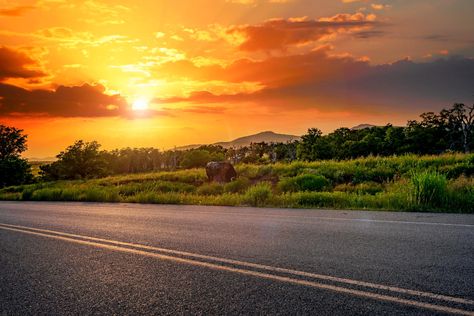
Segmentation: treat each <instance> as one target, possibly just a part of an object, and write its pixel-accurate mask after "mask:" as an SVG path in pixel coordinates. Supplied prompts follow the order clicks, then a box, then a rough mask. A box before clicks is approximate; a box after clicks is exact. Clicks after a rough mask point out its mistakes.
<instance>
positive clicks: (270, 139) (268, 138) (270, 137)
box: [28, 124, 376, 161]
mask: <svg viewBox="0 0 474 316" xmlns="http://www.w3.org/2000/svg"><path fill="white" fill-rule="evenodd" d="M375 126H376V125H371V124H359V125H357V126H354V127H352V128H351V130H361V129H364V128H371V127H375ZM300 138H301V137H300V136H296V135H289V134H279V133H275V132H272V131H265V132H260V133H257V134H253V135H248V136H244V137H239V138H236V139H234V140H231V141H228V142H217V143H213V144H211V145H216V146H222V147H224V148H230V147H244V146H249V145H250V144H252V143H261V142H265V143H286V142H291V141H294V140H299V139H300ZM203 145H204V144H193V145H185V146H179V147H176V149H177V150H187V149H194V148H198V147H200V146H203ZM28 160H30V161H54V160H56V158H54V157H47V158H29V159H28Z"/></svg>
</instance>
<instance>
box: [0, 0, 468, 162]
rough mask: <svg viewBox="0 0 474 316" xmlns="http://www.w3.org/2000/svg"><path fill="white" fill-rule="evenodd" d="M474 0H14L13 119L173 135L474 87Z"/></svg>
mask: <svg viewBox="0 0 474 316" xmlns="http://www.w3.org/2000/svg"><path fill="white" fill-rule="evenodd" d="M473 12H474V1H472V0H391V1H389V0H385V1H382V0H379V1H371V0H365V1H364V0H359V1H358V0H192V1H191V0H186V1H185V0H155V1H106V0H85V1H65V0H39V1H15V0H0V124H7V125H12V126H15V127H18V128H21V129H24V130H25V132H26V133H27V134H28V135H29V138H28V140H29V141H28V145H29V150H28V151H27V153H26V156H27V157H37V158H39V157H49V156H54V155H56V154H57V153H58V152H59V151H60V150H62V149H64V148H65V147H66V146H67V145H69V144H71V143H72V142H73V141H74V140H77V139H84V140H88V141H89V140H97V141H99V142H100V143H101V144H103V147H104V148H105V149H113V148H118V147H128V146H130V147H142V146H152V147H156V148H160V149H168V148H172V147H173V146H180V145H185V144H192V143H211V142H216V141H225V140H229V139H233V138H236V137H239V136H243V135H248V134H251V133H255V132H260V131H265V130H272V131H275V132H280V133H290V134H296V135H301V134H303V133H304V132H305V131H306V130H307V128H309V127H318V128H320V129H322V130H323V132H326V133H327V132H330V131H332V130H334V129H335V128H337V127H341V126H346V127H351V126H354V125H357V124H360V123H371V124H386V123H388V122H390V123H393V124H395V125H405V124H406V121H407V120H408V119H415V118H417V116H418V115H419V114H420V113H421V112H425V111H438V110H440V109H441V108H443V107H446V106H450V105H451V104H452V103H454V102H466V103H472V102H474V96H473V95H474V59H473V57H474V22H473V16H472V15H473Z"/></svg>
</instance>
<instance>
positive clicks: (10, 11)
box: [0, 5, 35, 17]
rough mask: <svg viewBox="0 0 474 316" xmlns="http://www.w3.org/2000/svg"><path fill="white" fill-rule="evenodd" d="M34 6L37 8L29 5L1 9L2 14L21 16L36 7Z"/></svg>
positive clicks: (0, 13)
mask: <svg viewBox="0 0 474 316" xmlns="http://www.w3.org/2000/svg"><path fill="white" fill-rule="evenodd" d="M34 8H35V7H34V6H29V5H24V6H16V7H10V8H2V9H0V15H4V16H11V17H15V16H21V15H23V13H25V12H26V11H28V10H31V9H34Z"/></svg>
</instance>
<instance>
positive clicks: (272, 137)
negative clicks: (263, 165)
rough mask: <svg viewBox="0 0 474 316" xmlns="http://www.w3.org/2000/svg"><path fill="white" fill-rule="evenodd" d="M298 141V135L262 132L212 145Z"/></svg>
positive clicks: (185, 147) (194, 146)
mask: <svg viewBox="0 0 474 316" xmlns="http://www.w3.org/2000/svg"><path fill="white" fill-rule="evenodd" d="M298 139H300V137H299V136H296V135H288V134H278V133H275V132H272V131H265V132H261V133H257V134H253V135H248V136H244V137H239V138H236V139H234V140H231V141H228V142H217V143H213V144H211V145H216V146H222V147H225V148H229V147H243V146H248V145H250V144H251V143H260V142H266V143H286V142H290V141H294V140H298ZM199 146H202V144H194V145H186V146H181V147H177V148H176V149H178V150H187V149H193V148H197V147H199Z"/></svg>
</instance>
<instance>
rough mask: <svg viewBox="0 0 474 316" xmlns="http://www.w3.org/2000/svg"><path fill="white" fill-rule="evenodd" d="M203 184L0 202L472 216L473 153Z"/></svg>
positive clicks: (166, 181)
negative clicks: (241, 206)
mask: <svg viewBox="0 0 474 316" xmlns="http://www.w3.org/2000/svg"><path fill="white" fill-rule="evenodd" d="M236 169H237V173H238V175H239V176H238V179H237V180H235V181H233V182H231V183H228V184H223V185H221V184H216V183H207V178H206V175H205V170H204V169H190V170H179V171H174V172H156V173H143V174H128V175H121V176H113V177H107V178H102V179H94V180H80V181H79V180H78V181H56V182H46V183H37V184H31V185H23V186H16V187H9V188H4V189H2V190H0V199H4V200H32V201H100V202H133V203H162V204H200V205H235V206H236V205H251V206H272V207H294V208H338V209H374V210H375V209H377V210H403V211H442V212H465V213H473V212H474V155H473V154H471V155H462V154H446V155H441V156H422V157H420V156H415V155H408V156H401V157H390V158H378V157H369V158H361V159H355V160H348V161H320V162H311V163H305V162H294V163H291V164H284V163H277V164H272V165H246V164H242V165H237V166H236Z"/></svg>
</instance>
